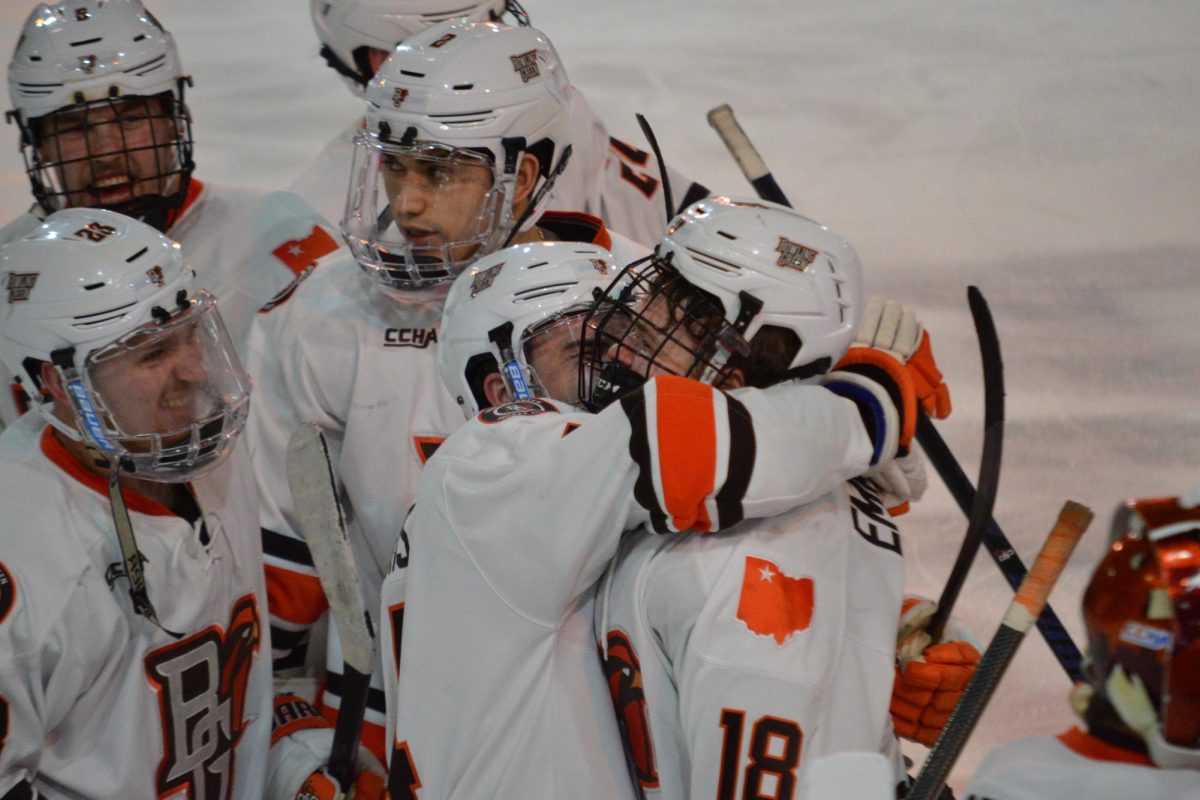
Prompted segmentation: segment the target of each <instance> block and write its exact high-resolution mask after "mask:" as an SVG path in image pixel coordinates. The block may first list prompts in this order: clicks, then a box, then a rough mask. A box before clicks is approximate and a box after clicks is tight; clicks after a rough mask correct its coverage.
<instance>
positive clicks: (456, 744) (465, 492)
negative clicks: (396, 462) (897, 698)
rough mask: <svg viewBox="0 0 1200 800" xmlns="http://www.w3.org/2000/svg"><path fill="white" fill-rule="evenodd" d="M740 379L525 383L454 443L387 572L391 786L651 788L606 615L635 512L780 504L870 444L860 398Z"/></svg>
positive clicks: (818, 490) (822, 483)
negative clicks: (622, 693)
mask: <svg viewBox="0 0 1200 800" xmlns="http://www.w3.org/2000/svg"><path fill="white" fill-rule="evenodd" d="M740 399H741V402H739V401H738V400H734V399H732V398H730V397H729V396H728V395H725V394H723V393H721V392H719V391H718V390H716V389H713V388H712V387H710V386H706V385H704V384H699V383H695V382H693V381H687V380H684V379H682V378H674V377H668V378H662V377H660V378H656V379H654V380H652V381H651V382H649V383H648V384H647V385H646V386H645V387H643V388H642V389H641V390H639V391H638V392H637V393H635V394H632V395H630V396H629V397H626V398H625V399H623V400H622V401H621V402H620V403H616V404H613V405H612V406H611V407H609V408H608V409H606V410H605V411H603V412H602V413H600V414H597V415H591V414H583V413H570V414H562V413H559V411H558V408H557V407H556V406H555V405H554V404H553V403H551V402H549V401H545V400H533V401H523V402H515V403H507V404H504V405H501V406H498V407H495V408H492V409H488V410H485V411H483V412H481V413H480V414H479V415H478V416H477V417H476V418H475V419H474V420H472V421H470V422H468V423H467V424H466V425H464V426H463V427H462V428H460V429H459V430H458V431H456V432H455V433H454V434H453V435H452V436H451V437H450V438H449V439H448V440H447V441H446V442H445V443H444V444H443V445H442V447H441V448H440V449H439V450H438V452H437V454H436V455H435V456H434V457H433V458H432V459H431V460H430V462H429V464H428V465H427V467H426V472H425V474H424V475H423V476H422V479H421V491H420V494H419V497H418V500H417V504H416V506H415V508H414V509H413V511H412V513H411V514H410V516H409V518H408V520H406V522H405V524H404V529H403V532H402V534H401V537H400V540H399V543H398V545H397V548H396V552H395V560H394V566H393V570H392V572H391V573H389V575H388V577H387V579H386V580H385V581H384V586H383V607H382V608H381V614H382V615H383V616H384V619H385V621H384V624H383V625H381V628H382V629H383V636H382V649H383V651H384V652H385V653H386V654H387V658H388V661H389V663H388V664H387V665H386V666H385V668H384V670H385V674H386V676H387V702H388V726H389V741H390V742H391V743H392V747H393V749H392V753H391V756H390V762H391V763H390V774H389V790H390V791H391V796H392V798H393V800H402V799H403V798H415V797H420V798H422V800H431V799H432V798H438V799H439V800H442V799H443V798H481V797H502V798H509V797H553V798H559V799H560V800H562V799H564V798H601V797H602V798H614V797H632V796H634V788H633V784H632V782H631V780H630V778H629V775H628V770H627V769H626V766H625V759H624V755H623V752H622V745H621V741H620V735H619V732H618V730H617V724H616V719H615V715H614V714H613V711H612V704H611V700H610V698H609V696H608V691H607V689H606V687H605V680H604V675H603V672H602V668H601V664H600V660H599V657H598V652H597V647H596V642H595V637H594V634H593V632H592V617H593V606H594V598H595V594H594V591H593V586H594V584H595V582H596V580H597V579H598V578H599V577H600V575H601V574H602V573H603V571H604V568H605V565H606V563H607V562H608V561H609V560H610V559H611V558H612V556H613V555H614V553H615V552H616V550H617V546H618V544H619V542H620V538H621V535H622V532H623V531H625V530H627V529H631V528H634V527H637V526H638V525H640V524H647V525H649V526H650V527H651V528H653V529H654V530H656V531H659V532H663V533H668V532H675V531H680V530H687V529H697V530H709V529H714V530H715V529H717V528H723V527H728V526H730V525H733V524H736V522H737V521H738V520H740V519H741V518H742V517H743V516H768V515H771V514H775V513H779V512H781V511H783V510H785V509H787V508H791V507H794V506H795V505H797V504H799V503H801V502H805V501H808V500H811V499H813V498H815V497H819V496H820V495H822V494H824V493H825V492H828V491H830V490H831V489H832V488H833V487H834V486H836V485H837V484H839V483H841V482H842V481H844V480H846V479H847V478H849V477H850V476H853V475H855V474H858V473H860V472H862V471H863V470H865V469H866V466H867V461H868V460H869V458H870V452H871V446H870V443H869V441H868V439H867V436H866V433H865V431H864V429H863V427H862V421H861V418H860V417H859V414H858V411H857V410H856V408H855V406H854V405H853V403H851V402H850V401H848V400H844V399H842V398H838V397H836V396H835V395H833V394H831V393H827V392H825V390H823V389H821V388H819V387H812V386H781V387H775V388H772V389H769V390H765V391H754V392H748V393H746V394H745V395H742V396H741V398H740ZM756 441H757V442H758V443H759V446H758V447H757V448H756V446H755V442H756ZM765 443H770V447H769V448H768V447H767V446H766V444H765ZM800 454H803V457H801V455H800ZM889 622H890V623H891V625H892V627H893V629H894V620H889ZM418 787H419V792H418V791H417V788H418Z"/></svg>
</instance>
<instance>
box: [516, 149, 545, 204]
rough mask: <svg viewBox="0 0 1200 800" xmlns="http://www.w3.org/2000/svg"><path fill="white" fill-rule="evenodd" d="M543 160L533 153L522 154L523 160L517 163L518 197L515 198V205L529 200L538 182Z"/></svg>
mask: <svg viewBox="0 0 1200 800" xmlns="http://www.w3.org/2000/svg"><path fill="white" fill-rule="evenodd" d="M541 166H542V165H541V162H540V161H538V158H537V156H535V155H534V154H533V153H530V152H525V153H522V154H521V161H520V162H519V163H518V164H517V189H516V197H515V198H514V200H513V205H514V206H516V205H519V204H521V203H527V202H529V197H530V195H532V194H533V187H534V185H535V184H536V183H537V179H538V172H539V170H540V169H541Z"/></svg>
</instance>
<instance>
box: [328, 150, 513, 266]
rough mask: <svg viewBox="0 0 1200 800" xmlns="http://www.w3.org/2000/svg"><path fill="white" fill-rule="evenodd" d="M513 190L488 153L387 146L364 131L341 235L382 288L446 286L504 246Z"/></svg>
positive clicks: (352, 174) (354, 166)
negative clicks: (482, 257)
mask: <svg viewBox="0 0 1200 800" xmlns="http://www.w3.org/2000/svg"><path fill="white" fill-rule="evenodd" d="M509 183H510V182H509V181H504V180H501V178H500V175H499V173H498V172H497V170H496V168H495V167H494V165H493V163H492V159H491V158H490V157H489V156H488V155H485V154H483V153H479V152H476V151H474V150H465V149H459V148H452V147H446V146H444V145H439V144H420V143H418V144H414V145H410V146H401V145H394V144H386V143H383V142H381V141H379V139H378V138H376V137H375V136H373V135H371V134H369V133H367V132H365V131H364V132H362V133H360V134H359V135H358V138H357V139H356V140H355V147H354V165H353V168H352V170H351V178H350V191H349V194H348V195H347V199H346V212H345V215H344V217H343V219H342V232H343V234H344V235H345V236H346V240H347V242H349V244H350V248H351V250H352V251H353V252H354V256H355V258H356V259H357V260H358V262H359V263H360V264H361V265H362V267H363V269H365V270H366V271H367V272H368V273H369V274H371V275H372V277H373V278H375V279H376V280H378V281H379V282H380V283H382V284H383V285H384V286H388V287H391V288H395V289H419V288H424V287H427V286H432V285H436V284H439V283H445V282H447V281H450V280H452V279H453V278H454V276H455V275H457V274H458V273H459V272H461V271H462V270H463V269H465V268H466V267H467V265H469V264H470V263H471V262H472V261H473V260H475V258H477V257H478V256H480V255H483V254H484V253H487V252H491V251H492V250H495V249H496V248H497V247H499V245H500V244H501V243H502V242H503V239H504V237H505V235H506V234H507V231H508V228H509V227H510V225H511V210H512V209H511V202H509V196H510V194H511V192H510V188H509Z"/></svg>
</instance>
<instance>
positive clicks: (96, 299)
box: [0, 208, 250, 482]
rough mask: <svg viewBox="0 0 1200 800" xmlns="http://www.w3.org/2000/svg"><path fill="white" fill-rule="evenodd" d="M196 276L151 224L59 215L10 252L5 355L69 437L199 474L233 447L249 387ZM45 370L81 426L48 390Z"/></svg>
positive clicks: (1, 255)
mask: <svg viewBox="0 0 1200 800" xmlns="http://www.w3.org/2000/svg"><path fill="white" fill-rule="evenodd" d="M194 275H195V273H194V272H193V270H192V269H191V267H189V266H188V265H187V264H186V263H185V262H184V260H183V257H182V255H181V254H180V251H179V245H178V244H176V243H175V242H173V241H171V240H170V239H168V238H167V237H166V236H164V235H162V234H161V233H159V232H158V231H156V230H155V229H153V228H151V227H150V226H148V225H146V224H145V223H141V222H138V221H137V220H134V219H131V218H129V217H125V216H122V215H120V214H116V213H114V212H111V211H105V210H103V209H88V208H73V209H65V210H63V211H58V212H55V213H53V214H51V215H50V216H49V217H47V219H46V221H45V222H44V223H43V224H42V225H41V226H40V227H38V228H37V229H35V230H34V231H32V232H31V233H29V234H28V235H26V236H25V237H23V238H21V239H18V240H17V241H14V242H10V243H8V244H6V245H3V246H0V285H2V286H3V287H4V289H5V291H6V293H7V296H6V297H5V298H4V302H3V304H0V358H2V360H3V362H4V365H5V368H6V369H7V371H8V373H9V374H10V375H15V376H17V380H18V381H19V382H20V383H21V384H22V386H23V387H24V388H25V390H26V393H27V394H28V395H29V397H30V400H31V402H32V404H33V405H34V407H36V408H37V409H38V412H39V413H40V414H41V415H42V416H43V417H45V418H46V420H47V421H48V422H49V423H50V424H52V425H54V427H56V428H57V429H58V430H60V431H62V432H63V433H64V434H65V435H67V436H68V437H70V438H72V439H74V440H77V441H79V440H82V441H85V442H87V443H88V444H89V445H91V446H92V447H94V448H95V449H96V450H98V451H99V452H100V453H101V454H102V455H103V456H104V457H105V458H106V459H107V460H108V461H109V463H113V464H117V463H119V464H120V465H121V468H122V469H123V470H124V471H127V472H130V473H133V474H136V475H137V476H139V477H144V478H146V479H148V480H156V481H163V482H181V481H187V480H190V479H191V478H193V477H195V476H196V475H199V474H201V473H202V472H203V471H205V470H206V469H208V468H211V467H213V466H215V465H216V464H217V463H219V462H220V461H221V459H222V458H223V457H224V456H225V455H226V454H227V453H228V452H229V450H231V449H232V447H233V444H234V441H235V439H236V437H237V435H238V433H239V432H240V431H241V429H242V427H243V425H244V424H245V420H246V413H247V411H248V410H249V385H250V384H249V379H248V378H247V377H246V375H245V372H244V371H243V370H242V366H241V363H240V361H239V360H238V357H237V354H236V352H235V350H234V348H233V345H232V344H231V342H230V340H229V336H228V334H227V333H226V332H225V326H224V324H223V323H222V321H221V317H220V314H219V313H218V312H217V309H216V301H215V300H214V299H213V298H212V296H211V295H209V294H208V293H206V292H203V291H193V289H192V281H193V278H194ZM47 363H48V364H50V365H52V366H53V368H54V369H55V370H56V371H57V373H58V375H59V378H60V379H61V382H62V386H63V387H64V389H65V391H66V393H67V395H68V396H69V398H70V401H71V406H72V408H73V410H74V412H75V414H74V419H75V421H74V424H72V423H71V422H70V421H69V415H63V414H62V413H61V411H62V410H61V409H56V408H54V405H55V403H54V400H53V399H52V397H51V396H50V394H49V391H48V389H47V387H46V386H45V385H44V384H43V380H42V367H43V364H47ZM56 411H57V412H59V413H56ZM64 417H66V418H64Z"/></svg>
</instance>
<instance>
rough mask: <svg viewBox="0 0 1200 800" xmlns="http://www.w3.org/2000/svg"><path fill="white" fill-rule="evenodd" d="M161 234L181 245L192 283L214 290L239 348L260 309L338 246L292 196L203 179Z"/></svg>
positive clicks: (316, 217) (330, 232) (322, 223)
mask: <svg viewBox="0 0 1200 800" xmlns="http://www.w3.org/2000/svg"><path fill="white" fill-rule="evenodd" d="M194 183H199V182H198V181H196V182H194ZM167 235H168V236H170V237H171V238H173V239H175V240H176V241H178V242H179V243H180V245H181V247H182V249H183V256H184V258H185V259H187V261H188V263H189V264H191V265H192V267H193V268H195V270H196V275H197V283H198V284H199V285H200V286H201V287H203V288H205V289H207V290H208V291H210V292H211V293H212V294H213V295H214V296H216V298H217V300H218V301H219V308H220V309H221V317H222V319H224V320H225V326H226V327H227V328H228V329H229V333H230V336H231V337H232V338H233V341H234V343H235V344H237V345H238V347H239V349H241V348H242V347H243V345H244V342H245V338H246V335H247V332H248V331H249V328H250V323H251V322H252V321H253V319H254V316H255V314H257V313H258V310H259V309H260V308H262V307H263V306H264V305H267V304H268V303H270V302H271V301H272V300H273V299H274V298H276V297H277V296H278V295H279V294H280V293H281V292H285V291H287V290H288V288H289V287H290V286H291V285H292V284H293V282H295V281H297V280H298V279H299V278H300V276H302V275H304V273H305V271H306V270H311V269H312V267H313V265H314V264H315V263H316V262H317V261H318V260H319V259H321V258H322V257H324V256H326V255H328V254H329V253H332V252H334V251H335V250H337V248H338V247H340V246H341V240H340V238H339V236H338V234H337V233H336V231H335V229H334V228H333V227H332V226H330V225H329V223H328V222H326V221H325V219H324V218H323V217H322V216H321V215H320V214H318V213H317V212H316V211H315V210H314V209H313V208H312V207H311V206H310V205H309V204H308V203H306V202H304V200H302V199H301V198H300V197H299V196H298V195H295V194H293V193H291V192H263V191H261V190H258V189H249V188H243V187H234V186H214V185H211V184H207V183H204V184H200V190H199V192H198V194H195V197H194V199H193V200H192V201H191V203H190V204H189V205H188V206H187V207H186V208H185V209H184V211H183V213H182V214H181V215H180V217H179V219H178V220H176V221H175V223H174V224H173V225H172V226H171V228H170V230H168V231H167Z"/></svg>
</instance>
